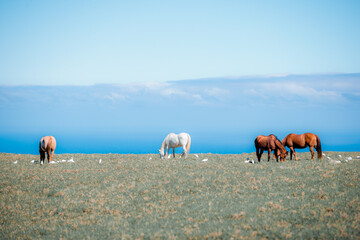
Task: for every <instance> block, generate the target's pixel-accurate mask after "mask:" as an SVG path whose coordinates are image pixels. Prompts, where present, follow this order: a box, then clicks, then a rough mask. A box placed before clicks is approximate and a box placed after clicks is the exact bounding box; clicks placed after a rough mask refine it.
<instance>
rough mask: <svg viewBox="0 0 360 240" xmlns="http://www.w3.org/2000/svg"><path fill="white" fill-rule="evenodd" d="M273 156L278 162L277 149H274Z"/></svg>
mask: <svg viewBox="0 0 360 240" xmlns="http://www.w3.org/2000/svg"><path fill="white" fill-rule="evenodd" d="M273 158H275V159H276V162H279V155H278V150H277V149H275V150H274V155H273Z"/></svg>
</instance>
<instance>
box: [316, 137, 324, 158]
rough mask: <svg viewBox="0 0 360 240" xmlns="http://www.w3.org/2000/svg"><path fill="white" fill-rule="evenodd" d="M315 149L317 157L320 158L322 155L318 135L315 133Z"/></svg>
mask: <svg viewBox="0 0 360 240" xmlns="http://www.w3.org/2000/svg"><path fill="white" fill-rule="evenodd" d="M316 151H317V153H318V158H319V159H321V158H322V157H323V155H322V150H321V142H320V138H319V136H318V135H316Z"/></svg>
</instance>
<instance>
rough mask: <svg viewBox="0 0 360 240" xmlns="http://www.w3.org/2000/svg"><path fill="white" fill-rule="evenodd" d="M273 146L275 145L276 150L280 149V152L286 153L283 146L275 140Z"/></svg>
mask: <svg viewBox="0 0 360 240" xmlns="http://www.w3.org/2000/svg"><path fill="white" fill-rule="evenodd" d="M275 145H276V147H277V148H279V149H280V151H281V152H285V151H286V149H285V147H284V145H283V144H282V143H281V142H280V141H279V140H278V139H275Z"/></svg>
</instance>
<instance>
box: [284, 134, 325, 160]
mask: <svg viewBox="0 0 360 240" xmlns="http://www.w3.org/2000/svg"><path fill="white" fill-rule="evenodd" d="M281 142H282V144H284V146H286V147H288V148H290V160H292V154H293V153H294V156H295V160H296V161H297V160H298V158H297V157H296V153H295V148H306V147H309V148H310V152H311V160H314V147H315V149H316V151H317V153H318V159H321V158H322V157H323V156H322V150H321V142H320V138H319V137H318V135H316V134H314V133H304V134H300V135H297V134H294V133H290V134H289V135H287V136H286V137H285V138H284V139H283V140H282V141H281Z"/></svg>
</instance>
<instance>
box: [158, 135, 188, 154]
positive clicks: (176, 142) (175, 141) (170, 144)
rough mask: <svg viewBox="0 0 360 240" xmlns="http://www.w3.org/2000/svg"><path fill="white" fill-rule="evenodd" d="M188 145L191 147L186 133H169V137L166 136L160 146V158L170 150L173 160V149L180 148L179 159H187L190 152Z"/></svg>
mask: <svg viewBox="0 0 360 240" xmlns="http://www.w3.org/2000/svg"><path fill="white" fill-rule="evenodd" d="M190 145H191V138H190V135H189V134H187V133H180V134H178V135H176V134H175V133H169V135H167V136H166V138H165V139H164V141H163V143H162V144H161V148H160V150H159V152H160V158H161V159H162V158H164V156H165V157H166V156H167V155H168V154H169V150H170V148H172V149H173V156H174V158H175V148H177V147H182V148H183V150H184V151H183V153H182V155H181V157H183V156H185V158H186V157H187V154H188V153H189V152H190ZM166 148H167V151H166V155H165V149H166Z"/></svg>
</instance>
